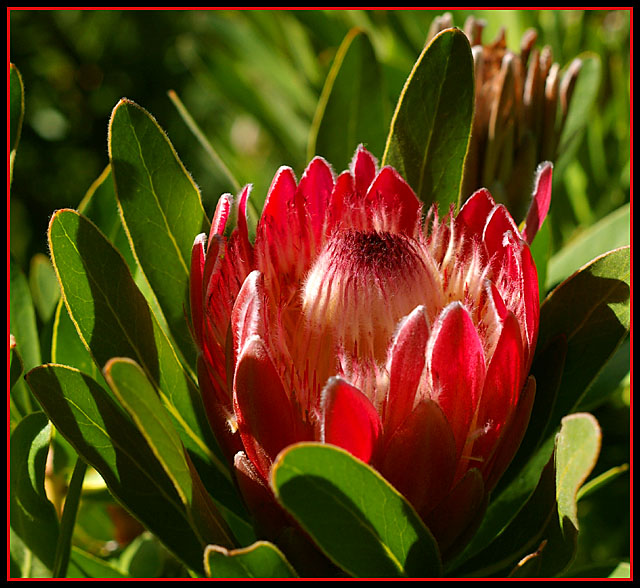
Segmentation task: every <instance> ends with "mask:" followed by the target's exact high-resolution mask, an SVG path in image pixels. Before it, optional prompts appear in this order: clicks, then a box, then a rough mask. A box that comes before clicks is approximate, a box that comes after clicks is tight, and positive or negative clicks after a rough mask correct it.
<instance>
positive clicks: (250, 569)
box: [204, 541, 298, 578]
mask: <svg viewBox="0 0 640 588" xmlns="http://www.w3.org/2000/svg"><path fill="white" fill-rule="evenodd" d="M204 567H205V570H206V573H207V577H209V578H297V577H298V575H297V574H296V572H295V570H294V569H293V568H292V567H291V564H289V562H288V561H287V560H286V558H285V556H284V554H283V553H282V552H281V551H280V550H279V549H278V548H277V547H276V546H275V545H273V543H269V542H268V541H257V542H256V543H253V544H252V545H249V546H248V547H243V548H241V549H232V550H228V549H225V548H224V547H220V546H219V545H208V546H207V548H206V549H205V552H204Z"/></svg>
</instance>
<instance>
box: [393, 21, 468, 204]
mask: <svg viewBox="0 0 640 588" xmlns="http://www.w3.org/2000/svg"><path fill="white" fill-rule="evenodd" d="M473 76H474V73H473V57H472V55H471V47H470V46H469V41H468V39H467V37H466V35H465V34H464V33H463V32H462V31H460V30H458V29H447V30H444V31H442V32H441V33H439V34H438V35H436V36H435V37H434V38H433V40H432V41H431V43H429V45H427V46H426V47H425V49H424V50H423V52H422V54H421V55H420V57H419V58H418V61H417V62H416V64H415V65H414V67H413V70H412V71H411V74H410V75H409V78H408V79H407V82H406V84H405V86H404V89H403V90H402V94H401V96H400V100H399V101H398V104H397V106H396V111H395V114H394V115H393V119H392V121H391V128H390V131H389V135H388V137H387V144H386V147H385V152H384V156H383V158H382V164H383V165H391V166H393V167H395V168H396V169H397V170H398V171H399V172H400V174H401V175H402V176H403V177H404V178H405V179H406V180H407V182H409V185H410V186H411V187H412V188H413V190H414V191H415V192H416V194H417V195H418V198H420V199H421V200H422V201H423V202H424V203H425V204H426V205H427V206H428V205H430V204H431V203H432V202H438V204H439V205H440V209H441V210H443V211H446V210H448V207H449V205H450V204H452V203H453V204H455V205H456V206H458V205H459V199H460V188H461V183H462V173H463V167H464V160H465V156H466V153H467V148H468V146H469V137H470V134H471V123H472V119H473V108H474V77H473Z"/></svg>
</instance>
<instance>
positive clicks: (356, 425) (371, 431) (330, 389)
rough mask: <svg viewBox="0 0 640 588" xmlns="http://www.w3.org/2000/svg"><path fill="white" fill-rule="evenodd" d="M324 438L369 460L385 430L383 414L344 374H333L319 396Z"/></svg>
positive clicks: (325, 441)
mask: <svg viewBox="0 0 640 588" xmlns="http://www.w3.org/2000/svg"><path fill="white" fill-rule="evenodd" d="M320 402H321V404H320V419H321V421H320V422H321V440H322V442H323V443H331V444H332V445H337V446H338V447H342V448H343V449H345V450H347V451H348V452H349V453H351V454H352V455H354V456H355V457H357V458H358V459H360V460H362V461H364V462H365V463H369V462H370V461H371V460H372V458H373V456H374V453H375V451H376V447H377V445H378V439H379V438H380V434H381V432H382V425H381V423H380V417H379V416H378V413H377V411H376V409H375V408H374V406H373V404H371V402H370V401H369V399H368V398H367V397H366V396H365V395H364V394H363V393H362V392H360V390H358V389H357V388H355V387H354V386H352V385H351V384H349V383H348V382H346V381H344V380H343V379H341V378H330V379H329V381H328V382H327V385H326V386H325V388H324V390H323V391H322V396H321V400H320Z"/></svg>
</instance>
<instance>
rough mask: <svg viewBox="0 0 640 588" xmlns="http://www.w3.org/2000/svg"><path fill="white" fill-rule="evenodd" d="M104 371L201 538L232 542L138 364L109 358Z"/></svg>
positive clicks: (170, 422)
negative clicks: (178, 496) (168, 478)
mask: <svg viewBox="0 0 640 588" xmlns="http://www.w3.org/2000/svg"><path fill="white" fill-rule="evenodd" d="M105 375H106V378H107V381H108V383H109V386H110V387H111V389H112V390H113V392H114V393H115V395H116V396H117V398H118V400H119V401H120V403H121V404H122V405H123V406H124V407H125V409H126V410H127V412H128V413H129V415H130V416H131V418H132V419H133V421H134V422H135V423H136V425H137V427H138V429H139V431H140V432H141V433H142V435H143V437H144V438H145V439H146V441H147V443H148V444H149V447H150V448H151V450H152V451H153V453H154V455H155V456H156V459H157V460H158V461H159V462H160V463H161V464H162V467H163V468H164V470H165V472H166V473H167V475H168V476H169V477H170V478H171V480H172V482H173V485H174V487H175V489H176V490H177V492H178V494H179V495H180V498H181V500H182V503H183V504H184V505H185V508H186V509H187V512H188V513H189V516H190V517H191V521H192V523H193V526H194V528H195V529H196V530H197V531H198V532H199V534H200V535H201V537H202V538H203V540H204V542H212V541H215V542H217V543H222V544H224V545H226V546H232V545H233V544H234V541H233V539H232V537H231V536H230V531H229V529H228V528H227V525H226V523H225V522H224V519H222V517H221V515H220V514H219V513H218V511H217V509H216V507H215V506H214V504H213V502H212V501H211V499H210V498H209V495H208V494H207V493H206V491H205V490H203V488H202V481H201V480H200V478H199V477H198V474H197V472H196V471H195V468H193V467H190V465H189V463H188V456H187V455H186V453H185V450H184V446H183V444H182V441H181V439H180V435H179V433H178V431H177V430H176V429H175V427H174V425H173V421H172V419H171V415H170V414H169V412H168V411H167V409H166V408H165V405H164V404H163V402H162V400H161V398H160V396H159V395H158V393H157V391H156V390H155V389H154V387H153V385H152V384H151V382H149V380H148V379H147V377H146V375H145V373H144V372H143V371H142V369H141V368H140V366H139V365H138V364H136V363H135V362H134V361H133V360H131V359H127V358H122V359H112V360H110V361H109V362H107V365H106V367H105Z"/></svg>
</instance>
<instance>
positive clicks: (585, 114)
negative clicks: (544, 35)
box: [555, 53, 602, 177]
mask: <svg viewBox="0 0 640 588" xmlns="http://www.w3.org/2000/svg"><path fill="white" fill-rule="evenodd" d="M578 59H580V60H581V61H582V65H581V68H580V72H579V74H578V78H577V80H576V83H575V87H574V89H573V99H572V100H571V102H570V105H569V111H568V113H567V118H566V121H565V124H564V128H563V129H562V135H561V136H560V142H559V144H558V149H557V153H558V158H557V161H556V165H555V173H556V175H557V177H560V176H561V175H562V173H563V171H564V169H565V168H566V166H567V165H568V164H569V163H570V162H571V161H573V160H574V156H575V153H576V150H577V149H578V147H579V146H580V141H581V139H582V137H583V134H584V130H585V128H586V125H587V124H588V122H589V118H590V116H591V111H592V108H593V105H594V103H595V100H596V97H597V96H598V90H599V89H600V79H601V77H602V74H601V70H602V67H601V63H600V57H599V56H598V55H596V54H594V53H584V54H582V55H579V56H578Z"/></svg>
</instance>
